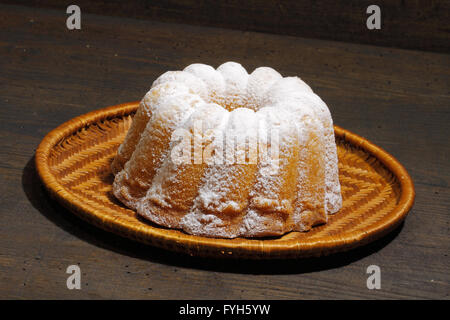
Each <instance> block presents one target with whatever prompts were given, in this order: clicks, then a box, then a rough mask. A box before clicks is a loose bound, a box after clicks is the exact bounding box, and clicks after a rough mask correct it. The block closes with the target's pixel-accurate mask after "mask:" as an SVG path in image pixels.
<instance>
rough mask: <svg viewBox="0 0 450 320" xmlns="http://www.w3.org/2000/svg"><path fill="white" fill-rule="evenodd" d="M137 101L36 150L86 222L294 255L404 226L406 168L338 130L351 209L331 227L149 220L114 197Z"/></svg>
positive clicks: (164, 239)
mask: <svg viewBox="0 0 450 320" xmlns="http://www.w3.org/2000/svg"><path fill="white" fill-rule="evenodd" d="M137 105H138V104H137V103H128V104H123V105H119V106H113V107H109V108H106V109H103V110H99V111H95V112H92V113H89V114H86V115H83V116H80V117H78V118H75V119H73V120H71V121H69V122H67V123H65V124H63V125H61V126H60V127H58V128H57V129H55V130H54V131H52V132H51V133H49V134H48V135H47V136H46V138H45V139H44V140H43V141H42V143H41V145H40V146H39V148H38V150H37V152H36V165H37V169H38V173H39V175H40V176H41V179H42V181H43V182H44V184H45V186H46V187H47V189H48V190H49V192H50V194H51V195H52V196H54V197H55V198H56V199H57V200H58V201H60V202H61V203H62V204H63V205H64V206H66V207H67V208H68V209H70V210H71V211H73V212H74V213H76V214H77V215H79V216H80V217H82V218H84V219H85V220H87V221H89V222H91V223H93V224H95V225H97V226H99V227H101V228H103V229H106V230H109V231H112V232H115V233H117V234H120V235H122V236H125V237H128V238H132V239H135V240H138V241H141V242H144V243H148V244H151V245H154V246H159V247H163V248H166V249H169V250H174V251H178V252H185V253H189V254H191V255H200V256H213V257H234V258H236V257H244V258H256V259H258V258H282V257H283V258H286V257H305V256H313V255H314V256H318V255H324V254H329V253H332V252H336V251H343V250H348V249H350V248H352V247H356V246H359V245H362V244H364V243H367V242H370V241H372V240H375V239H377V238H379V237H381V236H382V235H384V234H386V233H387V232H389V231H390V230H392V229H393V228H394V227H395V226H397V225H398V224H399V223H400V222H401V221H402V220H403V219H404V218H405V216H406V214H407V212H408V210H409V209H410V208H411V206H412V204H413V201H414V188H413V184H412V181H411V179H410V177H409V175H408V173H407V172H406V170H405V169H404V168H403V167H402V166H401V165H400V164H399V163H398V162H397V161H396V160H395V159H394V158H392V157H391V156H390V155H388V154H387V153H386V152H384V151H383V150H381V149H380V148H378V147H376V146H374V145H373V144H371V143H369V142H368V141H367V140H365V139H363V138H361V137H359V136H357V135H355V134H352V133H350V132H348V131H346V130H344V129H341V128H339V127H335V134H336V141H337V145H338V158H339V172H340V181H341V187H342V195H343V208H342V209H341V210H340V211H339V212H338V213H337V214H335V215H333V216H332V217H331V218H330V219H329V222H328V223H327V224H326V225H322V226H318V227H315V228H313V229H312V230H311V231H309V232H307V233H299V232H291V233H288V234H286V235H284V236H282V237H279V238H270V239H242V238H238V239H232V240H229V239H211V238H204V237H197V236H192V235H187V234H185V233H183V232H181V231H178V230H170V229H166V228H162V227H159V226H157V225H154V224H152V223H150V222H147V221H144V220H142V219H140V218H138V217H137V216H136V213H135V212H134V211H132V210H129V209H127V208H125V207H124V206H123V205H121V204H120V203H119V202H118V201H117V200H116V199H115V198H114V196H113V195H112V193H111V185H112V181H113V176H112V174H111V172H110V169H109V166H110V163H111V161H112V159H113V157H114V155H115V153H116V150H117V148H118V146H119V145H120V143H121V141H122V140H123V139H124V137H125V134H126V132H127V130H128V128H129V126H130V124H131V121H132V116H133V114H134V112H135V110H136V108H137Z"/></svg>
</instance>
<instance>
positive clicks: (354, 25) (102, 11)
mask: <svg viewBox="0 0 450 320" xmlns="http://www.w3.org/2000/svg"><path fill="white" fill-rule="evenodd" d="M0 2H6V3H13V4H17V3H21V4H25V5H28V6H32V7H37V8H42V7H44V8H53V9H58V10H60V11H61V12H65V9H66V8H67V6H68V5H70V4H73V1H61V0H0ZM76 4H77V5H78V6H79V7H80V8H81V10H82V12H85V13H93V14H99V15H112V16H120V17H128V18H139V19H150V20H159V21H164V22H173V23H186V24H194V25H204V26H212V27H224V28H232V29H237V30H243V31H259V32H269V33H275V34H281V35H291V36H301V37H308V38H319V39H328V40H337V41H348V42H355V43H365V44H372V45H381V46H390V47H400V48H407V49H416V50H427V51H436V52H443V53H450V41H449V38H450V1H449V0H433V1H430V0H377V1H375V2H374V1H372V0H346V1H335V0H302V1H298V0H282V1H273V0H250V1H242V0H227V1H216V0H166V1H152V0H128V1H126V2H124V1H111V0H99V1H90V0H77V1H76ZM372 4H376V5H378V6H379V7H380V8H381V18H382V19H381V20H382V25H381V29H380V30H368V29H367V27H366V20H367V18H368V16H369V15H368V14H367V13H366V10H367V7H368V6H369V5H372Z"/></svg>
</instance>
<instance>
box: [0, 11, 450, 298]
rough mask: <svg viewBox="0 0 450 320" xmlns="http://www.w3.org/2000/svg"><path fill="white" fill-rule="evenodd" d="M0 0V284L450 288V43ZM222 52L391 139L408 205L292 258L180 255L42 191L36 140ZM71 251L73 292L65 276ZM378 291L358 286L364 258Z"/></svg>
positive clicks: (43, 294) (421, 291)
mask: <svg viewBox="0 0 450 320" xmlns="http://www.w3.org/2000/svg"><path fill="white" fill-rule="evenodd" d="M66 17H67V15H66V14H65V12H63V11H60V10H59V11H55V10H48V9H32V8H26V7H19V6H8V5H0V58H1V59H0V70H1V71H0V99H1V100H0V103H1V108H0V121H1V122H0V123H1V125H0V138H1V139H0V150H1V151H0V175H1V179H0V181H1V182H0V188H1V189H0V201H1V202H0V234H1V237H0V298H19V299H22V298H25V299H29V298H32V299H47V298H58V299H59V298H61V299H79V298H82V299H85V298H86V299H97V298H144V299H333V298H346V299H347V298H348V299H355V298H367V299H379V298H388V299H391V298H394V299H396V298H438V299H449V292H450V285H449V280H450V267H449V265H450V260H449V257H448V254H449V251H450V250H449V249H450V245H449V240H450V239H449V220H450V219H449V214H450V212H449V207H450V192H449V183H450V169H449V154H450V143H449V137H448V135H449V133H450V130H449V129H450V125H449V123H450V105H449V93H450V92H449V89H450V87H449V83H450V81H449V80H450V77H449V76H450V69H449V66H450V57H449V55H445V54H436V53H426V52H419V51H407V50H400V49H391V48H383V47H375V46H367V45H356V44H348V43H343V42H331V41H320V40H311V39H303V38H295V37H287V36H279V35H268V34H262V33H251V32H240V31H231V30H226V29H216V28H207V27H198V26H189V25H179V24H178V25H177V24H166V23H161V22H152V21H143V20H132V19H126V18H118V17H104V16H98V15H89V14H83V16H82V30H79V31H69V30H68V29H67V28H66V24H65V20H66ZM228 60H233V61H239V62H240V63H242V64H243V65H244V66H245V67H246V68H247V70H249V71H251V70H253V69H254V68H255V67H258V66H261V65H267V66H271V67H273V68H275V69H277V70H278V71H280V72H281V73H282V74H283V75H285V76H288V75H299V76H300V77H302V78H303V79H304V80H305V81H306V82H307V83H309V84H310V85H311V87H312V88H313V89H314V90H315V91H316V92H317V93H318V94H319V95H320V96H321V97H322V98H323V99H324V100H325V101H326V102H327V104H328V105H329V107H330V109H331V112H332V114H333V118H334V121H335V123H336V124H338V125H340V126H342V127H344V128H347V129H349V130H351V131H354V132H356V133H358V134H360V135H362V136H364V137H366V138H368V139H369V140H371V141H373V142H374V143H376V144H378V145H380V146H381V147H383V148H384V149H385V150H387V151H388V152H390V153H392V154H393V155H394V156H395V157H396V158H397V159H398V160H399V161H400V162H401V163H403V164H404V166H405V167H406V168H407V170H408V171H409V173H410V174H411V176H412V178H413V180H414V182H415V187H416V192H417V197H416V203H415V205H414V207H413V209H412V211H411V212H410V214H409V216H408V218H407V220H406V222H405V223H404V224H403V225H402V226H401V227H400V228H399V229H397V230H396V231H395V232H393V233H392V234H390V235H389V236H388V237H386V238H384V239H382V240H380V241H377V242H376V243H373V244H371V245H368V246H366V247H363V248H361V249H357V250H354V251H351V252H348V253H343V254H337V255H334V256H330V257H326V258H321V259H304V260H294V261H266V262H264V261H259V262H251V261H215V260H207V259H199V258H191V257H186V256H183V255H176V254H172V253H170V252H166V251H163V250H159V249H155V248H152V247H148V246H145V245H142V244H139V243H135V242H132V241H130V240H126V239H123V238H120V237H118V236H115V235H112V234H109V233H106V232H104V231H101V230H99V229H97V228H95V227H93V226H91V225H89V224H87V223H85V222H83V221H81V220H79V219H78V218H76V217H75V216H74V215H72V214H71V213H70V212H69V211H67V210H66V209H64V208H63V207H61V206H59V205H58V204H56V203H55V202H54V201H52V200H51V199H50V198H49V197H48V196H47V194H46V192H45V191H44V190H43V188H42V186H41V185H40V182H39V179H38V178H37V176H36V172H35V166H34V152H35V149H36V147H37V145H38V144H39V142H40V141H41V139H42V138H43V137H44V135H45V134H46V133H48V132H49V131H50V130H51V129H53V128H55V127H56V126H58V125H59V124H61V123H62V122H64V121H67V120H69V119H71V118H72V117H75V116H77V115H80V114H83V113H86V112H88V111H91V110H94V109H97V108H101V107H105V106H109V105H113V104H118V103H121V102H126V101H133V100H138V99H140V98H141V97H142V96H143V95H144V94H145V92H146V91H147V90H148V89H149V87H150V85H151V83H152V82H153V80H154V79H156V77H157V76H158V75H159V74H161V73H163V72H165V71H167V70H178V69H181V68H183V67H184V66H186V65H188V64H190V63H194V62H202V63H207V64H211V65H213V66H218V65H219V64H221V63H222V62H225V61H228ZM72 264H77V265H79V266H80V268H81V272H82V288H81V290H68V289H67V287H66V280H67V277H68V276H69V275H68V274H66V268H67V267H68V266H69V265H72ZM372 264H375V265H378V266H379V267H380V268H381V286H382V287H381V289H380V290H369V289H367V287H366V280H367V277H368V274H367V273H366V269H367V267H368V266H369V265H372Z"/></svg>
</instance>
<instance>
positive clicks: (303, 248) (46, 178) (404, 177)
mask: <svg viewBox="0 0 450 320" xmlns="http://www.w3.org/2000/svg"><path fill="white" fill-rule="evenodd" d="M138 105H139V101H133V102H127V103H122V104H118V105H113V106H109V107H106V108H102V109H98V110H94V111H91V112H89V113H86V114H82V115H80V116H77V117H75V118H72V119H70V120H69V121H66V122H64V123H62V124H61V125H59V126H58V127H57V128H55V129H53V130H52V131H50V132H49V133H48V134H47V135H46V136H45V137H44V138H43V139H42V141H41V143H40V144H39V146H38V148H37V149H36V157H35V165H36V170H37V173H38V176H39V177H40V179H41V181H42V183H43V185H44V186H45V188H46V189H47V191H48V192H49V193H50V196H52V197H53V198H55V199H56V200H57V201H58V202H59V203H60V204H62V205H63V206H64V207H65V208H67V209H68V210H69V211H71V212H73V213H75V214H76V215H77V216H79V217H81V218H82V219H84V220H87V221H88V222H89V223H91V224H94V225H95V226H97V227H100V228H102V229H104V230H106V231H109V232H113V233H116V234H118V235H120V236H123V237H127V238H130V239H133V240H137V241H140V242H143V243H146V244H150V245H153V246H156V247H161V248H165V249H169V250H172V251H176V252H183V253H187V254H189V255H191V256H194V255H195V256H206V257H226V258H228V257H231V258H250V259H269V258H301V257H309V256H322V255H327V254H331V253H335V252H341V251H347V250H350V249H352V248H354V247H357V246H361V245H364V244H367V243H369V242H372V241H374V240H376V239H379V238H381V237H382V236H384V235H385V234H387V233H389V232H390V231H392V230H393V229H395V228H396V227H397V226H398V225H399V224H400V223H401V222H402V221H403V220H404V219H405V217H406V215H407V214H408V212H409V210H410V209H411V207H412V206H413V204H414V200H415V190H414V183H413V181H412V179H411V177H410V175H409V174H408V172H407V171H406V169H405V168H404V167H403V165H402V164H401V163H400V162H399V161H398V160H397V159H395V158H394V157H393V156H392V155H391V154H389V153H388V152H386V151H385V150H383V149H382V148H381V147H379V146H377V145H375V144H374V143H372V142H370V141H369V140H367V139H365V138H363V137H361V136H359V135H357V134H355V133H353V132H351V131H349V130H346V129H344V128H341V127H340V126H337V125H334V130H335V135H336V136H339V137H341V138H343V139H344V140H345V141H348V142H350V143H351V144H352V145H355V146H357V147H359V148H361V149H363V150H365V151H366V152H368V153H369V154H371V155H372V156H374V157H376V158H377V159H378V160H379V161H380V162H381V163H382V164H383V165H384V166H385V167H386V168H387V169H388V170H389V171H390V172H392V173H393V174H394V175H395V176H396V178H397V180H398V181H399V183H400V192H401V194H400V199H399V202H398V204H397V205H396V207H395V208H394V210H393V212H392V214H391V215H390V218H389V219H382V222H383V223H380V222H377V223H375V224H373V225H371V227H370V228H367V230H365V231H364V232H359V233H355V234H348V233H344V234H343V235H341V234H339V235H333V236H324V237H322V238H320V239H318V240H315V241H314V242H309V243H308V242H305V243H300V242H298V241H294V240H273V239H268V240H267V239H247V238H236V239H220V238H207V237H201V236H195V235H190V234H186V233H184V232H182V231H180V230H175V229H167V228H163V227H157V226H155V227H153V226H152V228H150V229H151V230H152V232H148V229H149V228H146V229H145V230H144V229H143V228H141V229H139V230H136V229H133V228H131V227H130V226H128V225H127V223H125V221H120V222H117V221H114V220H113V219H112V218H111V219H105V216H104V215H101V214H98V213H95V211H96V210H97V209H96V208H93V207H91V205H89V203H87V202H79V203H76V202H74V201H73V200H74V196H73V195H72V194H71V193H69V192H68V191H66V189H65V187H64V186H63V185H61V184H60V183H59V182H58V181H57V179H56V177H55V176H54V175H53V174H52V173H51V170H50V166H49V164H48V161H47V160H48V157H49V154H50V151H51V150H52V148H53V146H55V145H56V144H57V143H59V142H60V141H61V140H62V139H64V138H65V137H67V136H69V135H73V134H74V133H75V132H77V131H78V130H79V129H81V128H83V127H86V126H89V125H91V124H93V123H96V122H98V121H101V120H102V119H107V118H117V117H121V116H122V117H123V116H126V115H130V114H132V113H134V112H135V111H136V109H137V107H138Z"/></svg>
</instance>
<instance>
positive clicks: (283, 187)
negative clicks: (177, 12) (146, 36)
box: [111, 62, 342, 238]
mask: <svg viewBox="0 0 450 320" xmlns="http://www.w3.org/2000/svg"><path fill="white" fill-rule="evenodd" d="M111 168H112V171H113V173H114V174H115V179H114V184H113V193H114V195H115V196H116V197H117V199H119V200H120V201H121V202H122V203H123V204H125V205H126V206H127V207H129V208H132V209H134V210H136V211H137V213H138V214H139V215H141V216H143V217H145V218H147V219H149V220H151V221H152V222H154V223H156V224H159V225H162V226H165V227H169V228H177V229H182V230H184V231H185V232H187V233H190V234H194V235H201V236H208V237H222V238H233V237H238V236H241V237H256V236H273V235H281V234H284V233H286V232H289V231H307V230H309V229H310V228H311V227H312V226H314V225H317V224H322V223H326V222H327V217H328V215H329V214H333V213H335V212H337V211H338V210H339V209H340V208H341V206H342V197H341V192H340V184H339V176H338V167H337V152H336V144H335V139H334V130H333V122H332V119H331V115H330V112H329V110H328V107H327V106H326V104H325V103H324V102H323V101H322V100H321V99H320V98H319V97H318V96H317V95H316V94H314V93H313V91H312V90H311V88H310V87H309V86H308V85H307V84H306V83H305V82H303V81H302V80H301V79H300V78H298V77H284V78H283V77H282V76H281V75H280V74H279V73H278V72H277V71H275V70H274V69H272V68H269V67H260V68H257V69H255V70H254V71H253V72H252V73H251V74H248V73H247V71H246V70H245V69H244V68H243V67H242V66H241V65H240V64H239V63H236V62H226V63H224V64H222V65H221V66H220V67H218V68H217V69H214V68H213V67H211V66H209V65H205V64H191V65H189V66H188V67H186V68H185V69H184V70H183V71H168V72H166V73H164V74H163V75H161V76H160V77H159V78H158V79H156V81H155V82H154V83H153V85H152V87H151V89H150V91H149V92H148V93H147V94H146V95H145V96H144V98H143V99H142V101H141V103H140V105H139V108H138V109H137V111H136V114H135V116H134V119H133V123H132V125H131V127H130V129H129V131H128V133H127V135H126V137H125V140H124V141H123V143H122V144H121V145H120V147H119V149H118V152H117V155H116V156H115V158H114V160H113V162H112V164H111Z"/></svg>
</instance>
